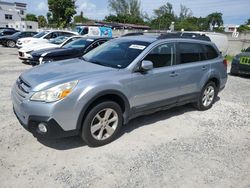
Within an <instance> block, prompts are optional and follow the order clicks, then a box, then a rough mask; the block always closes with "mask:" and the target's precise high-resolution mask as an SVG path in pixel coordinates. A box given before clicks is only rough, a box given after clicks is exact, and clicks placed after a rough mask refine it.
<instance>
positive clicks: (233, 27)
mask: <svg viewBox="0 0 250 188" xmlns="http://www.w3.org/2000/svg"><path fill="white" fill-rule="evenodd" d="M223 27H224V28H225V29H224V31H225V32H237V29H238V28H239V27H240V26H239V25H235V24H224V26H223Z"/></svg>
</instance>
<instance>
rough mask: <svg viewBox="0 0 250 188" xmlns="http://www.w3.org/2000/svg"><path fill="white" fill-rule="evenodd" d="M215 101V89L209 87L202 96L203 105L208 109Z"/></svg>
mask: <svg viewBox="0 0 250 188" xmlns="http://www.w3.org/2000/svg"><path fill="white" fill-rule="evenodd" d="M213 100H214V87H212V86H208V87H207V88H206V89H205V91H204V93H203V96H202V104H203V105H204V106H205V107H207V106H209V105H210V104H211V103H212V102H213Z"/></svg>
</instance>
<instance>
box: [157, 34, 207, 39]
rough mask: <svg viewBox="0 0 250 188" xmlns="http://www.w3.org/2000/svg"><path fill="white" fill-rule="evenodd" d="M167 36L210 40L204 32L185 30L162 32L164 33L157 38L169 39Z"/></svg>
mask: <svg viewBox="0 0 250 188" xmlns="http://www.w3.org/2000/svg"><path fill="white" fill-rule="evenodd" d="M169 38H184V39H195V40H204V41H211V39H210V38H209V37H208V36H206V35H205V34H199V33H185V32H175V33H174V32H170V33H164V34H161V35H160V36H159V37H158V38H157V39H169Z"/></svg>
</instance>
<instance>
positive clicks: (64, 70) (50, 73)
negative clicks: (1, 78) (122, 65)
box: [20, 58, 117, 91]
mask: <svg viewBox="0 0 250 188" xmlns="http://www.w3.org/2000/svg"><path fill="white" fill-rule="evenodd" d="M109 71H117V70H116V69H114V68H110V67H105V66H101V65H97V64H93V63H89V62H87V61H84V60H81V59H78V58H75V59H69V60H64V61H58V62H52V63H47V64H43V65H39V66H37V67H34V68H31V69H29V70H27V71H25V72H24V73H23V74H21V76H20V77H21V78H22V80H23V81H24V82H25V83H27V84H28V85H29V86H31V89H32V91H39V90H43V89H47V88H50V87H53V86H55V85H57V84H61V83H65V82H68V81H73V80H82V79H84V78H85V77H86V78H87V79H89V78H90V77H92V76H96V75H98V76H100V74H102V73H105V72H109Z"/></svg>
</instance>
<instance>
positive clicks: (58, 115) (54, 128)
mask: <svg viewBox="0 0 250 188" xmlns="http://www.w3.org/2000/svg"><path fill="white" fill-rule="evenodd" d="M18 87H19V86H17V84H14V86H13V88H12V91H11V99H12V104H13V111H14V113H15V115H16V117H17V119H18V120H19V122H20V124H21V125H22V126H23V127H24V128H25V129H26V130H28V131H29V132H31V133H32V134H33V135H34V136H35V137H45V138H59V137H67V136H73V135H77V134H78V133H79V130H80V128H78V127H77V126H76V125H77V124H76V121H77V117H75V116H77V114H76V113H69V112H72V111H73V109H72V108H73V107H72V108H70V104H72V103H67V105H65V104H62V103H64V102H65V101H67V100H70V99H69V98H68V99H66V100H65V101H60V102H58V103H42V102H34V101H29V98H30V96H31V95H32V93H28V94H26V93H24V92H22V91H21V90H19V89H18ZM65 114H66V115H65ZM40 123H43V124H45V125H46V128H47V132H46V133H42V132H41V131H39V129H38V125H39V124H40Z"/></svg>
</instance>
